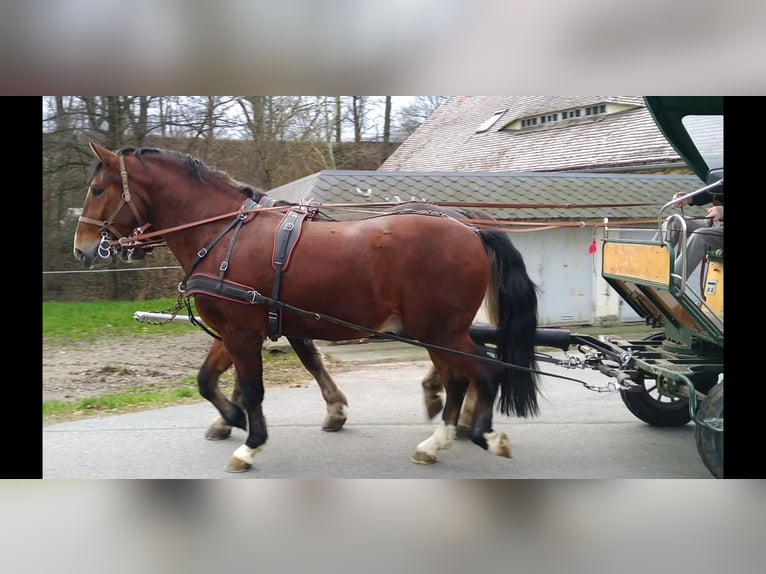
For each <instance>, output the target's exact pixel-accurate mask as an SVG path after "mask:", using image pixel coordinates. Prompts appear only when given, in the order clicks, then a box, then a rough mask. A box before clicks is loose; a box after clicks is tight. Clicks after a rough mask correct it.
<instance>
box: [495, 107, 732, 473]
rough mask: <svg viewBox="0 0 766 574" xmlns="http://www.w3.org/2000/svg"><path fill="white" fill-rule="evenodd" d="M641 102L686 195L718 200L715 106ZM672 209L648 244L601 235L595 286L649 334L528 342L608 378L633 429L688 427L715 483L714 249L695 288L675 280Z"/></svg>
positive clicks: (634, 237) (718, 361) (719, 297)
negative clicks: (686, 175)
mask: <svg viewBox="0 0 766 574" xmlns="http://www.w3.org/2000/svg"><path fill="white" fill-rule="evenodd" d="M645 102H646V105H647V108H648V109H649V111H650V112H651V114H652V116H653V118H654V120H655V122H656V124H657V126H658V127H659V129H660V130H661V131H662V133H663V134H664V135H665V137H666V138H667V140H668V141H669V142H670V144H671V145H673V147H674V148H675V149H676V150H677V151H678V153H679V155H680V156H681V158H683V159H684V161H685V162H686V163H687V165H688V166H689V168H690V169H692V170H693V171H694V173H695V174H697V176H698V177H699V178H700V179H701V181H702V182H705V184H704V185H702V186H701V187H700V188H699V189H698V190H696V191H694V192H693V193H694V194H697V193H703V192H707V193H709V194H711V195H713V196H714V197H716V196H719V195H720V196H722V194H723V98H722V97H714V96H711V97H708V96H704V97H697V96H692V97H690V96H669V97H666V96H662V97H656V96H652V97H649V96H647V97H646V98H645ZM690 195H691V194H690ZM676 203H677V202H674V201H669V202H668V203H667V204H665V205H663V206H662V208H661V209H660V210H659V213H658V218H657V226H656V229H655V230H654V231H655V233H654V235H653V237H652V238H651V239H645V238H640V237H638V235H639V234H638V233H634V232H631V231H625V230H624V229H622V230H619V232H615V231H614V230H610V229H609V227H608V226H607V228H606V230H605V234H604V242H603V249H602V277H603V279H604V280H605V281H606V282H607V283H608V284H609V285H610V286H611V287H612V288H614V289H615V291H616V292H617V293H618V294H619V295H620V297H621V298H622V299H623V300H624V301H625V302H626V303H628V304H629V305H630V306H631V307H632V308H633V309H634V310H635V311H636V312H637V313H638V314H639V315H640V316H641V317H642V318H643V319H644V320H645V321H646V323H647V324H648V325H649V326H651V327H656V328H657V331H656V332H655V333H653V334H652V335H650V336H648V337H646V338H644V339H641V340H625V339H623V338H621V337H618V336H611V335H602V336H600V337H590V336H586V335H580V334H576V333H575V334H571V335H568V336H567V334H566V333H561V332H559V333H555V336H554V337H552V336H551V334H548V335H547V336H546V335H545V334H543V335H542V337H538V338H539V339H542V341H543V342H545V340H546V339H548V342H549V343H552V344H553V346H556V347H561V348H562V349H565V350H569V348H570V347H571V346H575V347H576V348H577V350H578V351H579V353H580V356H581V357H582V358H581V362H578V363H576V364H579V365H584V366H586V367H591V368H594V369H598V370H599V371H600V372H602V373H603V374H604V375H606V376H607V377H610V378H614V379H615V380H616V384H617V385H618V388H619V392H620V395H621V398H622V400H623V402H624V403H625V405H626V407H627V408H628V410H630V412H631V413H632V414H634V415H635V416H636V417H638V418H639V419H641V420H642V421H644V422H646V423H648V424H650V425H655V426H664V427H672V426H682V425H685V424H687V423H689V422H690V421H694V423H695V425H696V429H695V433H696V443H697V449H698V452H699V454H700V457H701V459H702V461H703V462H704V464H705V466H706V467H707V468H708V470H709V471H710V472H711V474H712V475H713V476H715V477H716V478H722V477H723V475H724V468H723V371H724V363H723V357H724V353H723V289H724V280H723V268H724V265H723V249H718V250H715V251H709V252H707V254H706V257H705V258H704V259H703V262H702V264H701V269H700V271H699V281H696V280H694V281H692V280H691V278H690V277H687V276H686V272H685V271H684V272H682V273H681V274H680V275H678V274H675V273H674V269H673V262H674V260H675V258H676V256H679V255H680V256H681V257H683V258H685V256H686V253H685V248H686V238H687V237H686V226H685V224H684V219H683V218H682V217H681V216H680V215H678V214H677V213H674V209H673V208H674V206H675V204H676ZM666 220H670V221H678V223H679V227H680V228H681V230H682V232H681V238H680V240H679V241H678V243H677V245H678V248H676V247H674V245H673V244H672V242H670V241H669V237H668V235H669V234H668V229H667V227H665V226H663V221H666ZM634 231H636V232H637V231H641V230H634ZM484 338H485V339H486V340H490V339H491V335H490V334H487V333H485V334H484Z"/></svg>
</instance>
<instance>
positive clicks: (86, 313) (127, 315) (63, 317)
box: [43, 299, 189, 341]
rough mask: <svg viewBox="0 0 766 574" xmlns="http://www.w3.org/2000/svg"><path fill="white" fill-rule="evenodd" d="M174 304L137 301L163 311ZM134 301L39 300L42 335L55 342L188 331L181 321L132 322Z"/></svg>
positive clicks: (183, 311) (157, 310) (152, 308)
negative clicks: (71, 301) (77, 301)
mask: <svg viewBox="0 0 766 574" xmlns="http://www.w3.org/2000/svg"><path fill="white" fill-rule="evenodd" d="M176 303H177V300H176V299H152V300H146V301H141V302H140V306H141V307H142V308H144V309H150V310H152V311H153V312H158V313H161V312H166V313H167V312H168V311H167V310H168V309H170V308H172V307H173V306H174V305H175V304H176ZM137 304H138V302H136V301H93V302H91V301H88V302H84V303H59V302H43V337H49V338H51V339H54V340H57V341H61V340H63V341H67V340H70V341H82V340H85V341H87V340H93V339H95V338H96V337H97V336H129V335H140V334H146V333H156V334H163V335H167V334H171V335H172V334H177V335H183V334H185V333H188V332H189V325H188V324H185V323H180V322H179V323H167V324H164V325H152V324H149V323H141V322H139V321H136V320H135V319H134V318H133V313H134V312H135V311H136V306H137ZM178 315H179V316H182V317H186V316H187V311H186V309H185V308H184V309H181V311H179V313H178Z"/></svg>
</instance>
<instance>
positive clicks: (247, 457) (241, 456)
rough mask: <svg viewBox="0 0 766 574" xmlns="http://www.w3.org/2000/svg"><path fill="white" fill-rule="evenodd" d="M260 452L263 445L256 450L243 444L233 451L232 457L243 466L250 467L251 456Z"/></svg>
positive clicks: (251, 462)
mask: <svg viewBox="0 0 766 574" xmlns="http://www.w3.org/2000/svg"><path fill="white" fill-rule="evenodd" d="M261 450H263V445H261V446H259V447H256V448H250V447H249V446H247V445H246V444H243V445H241V446H240V447H239V448H238V449H237V450H235V451H234V454H233V455H232V456H233V457H234V458H236V459H237V460H241V461H242V462H244V463H245V464H249V465H251V466H252V464H253V455H254V454H255V453H257V452H260V451H261Z"/></svg>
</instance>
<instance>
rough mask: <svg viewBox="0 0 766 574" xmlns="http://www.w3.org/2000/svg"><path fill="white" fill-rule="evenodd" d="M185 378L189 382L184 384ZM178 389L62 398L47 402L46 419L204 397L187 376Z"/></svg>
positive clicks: (122, 411)
mask: <svg viewBox="0 0 766 574" xmlns="http://www.w3.org/2000/svg"><path fill="white" fill-rule="evenodd" d="M184 381H187V382H185V383H184ZM184 381H182V382H181V386H180V387H178V388H172V389H168V390H161V391H147V390H146V389H141V388H139V389H133V390H131V391H127V392H124V393H119V394H113V395H105V396H101V397H94V398H90V399H81V400H79V401H76V402H74V403H67V402H62V401H45V402H43V418H44V419H45V420H47V421H62V420H70V419H74V418H83V417H87V416H90V415H102V414H107V413H110V414H117V413H124V412H127V411H132V410H139V409H141V408H157V407H162V406H170V405H174V404H179V403H187V402H196V401H199V400H201V398H200V396H199V393H198V392H197V385H196V382H195V381H194V380H193V379H185V380H184Z"/></svg>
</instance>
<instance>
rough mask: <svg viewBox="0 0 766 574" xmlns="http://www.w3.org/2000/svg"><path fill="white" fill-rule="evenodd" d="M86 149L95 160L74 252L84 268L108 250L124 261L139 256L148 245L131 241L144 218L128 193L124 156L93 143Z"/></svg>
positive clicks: (100, 259)
mask: <svg viewBox="0 0 766 574" xmlns="http://www.w3.org/2000/svg"><path fill="white" fill-rule="evenodd" d="M90 149H91V150H92V151H93V153H94V154H95V155H96V157H97V158H98V160H99V161H98V164H97V165H96V167H95V169H94V173H93V176H92V178H91V180H90V185H89V186H88V194H87V195H86V197H85V204H84V205H83V208H82V215H81V216H80V218H79V222H78V224H77V229H76V231H75V235H74V256H75V258H77V259H78V260H80V261H82V262H83V265H85V267H88V268H90V267H93V266H95V265H97V264H99V263H103V262H105V261H106V260H108V259H109V257H110V255H111V254H112V253H115V254H117V255H119V256H120V257H121V258H122V259H123V260H125V261H136V260H139V259H143V258H144V257H145V256H146V255H147V253H150V252H151V248H146V247H143V246H141V245H140V244H138V243H135V242H132V241H131V235H133V236H135V235H137V234H138V233H140V231H141V228H140V227H139V226H141V225H143V224H145V223H146V222H145V221H143V217H142V216H141V215H140V211H139V207H137V205H136V198H135V197H134V196H133V195H132V194H131V189H130V184H129V182H128V174H127V171H126V169H125V161H126V156H125V154H124V153H123V152H121V151H120V152H113V151H110V150H108V149H106V148H104V147H102V146H100V145H98V144H94V143H91V144H90ZM117 241H119V242H120V243H115V242H117Z"/></svg>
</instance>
